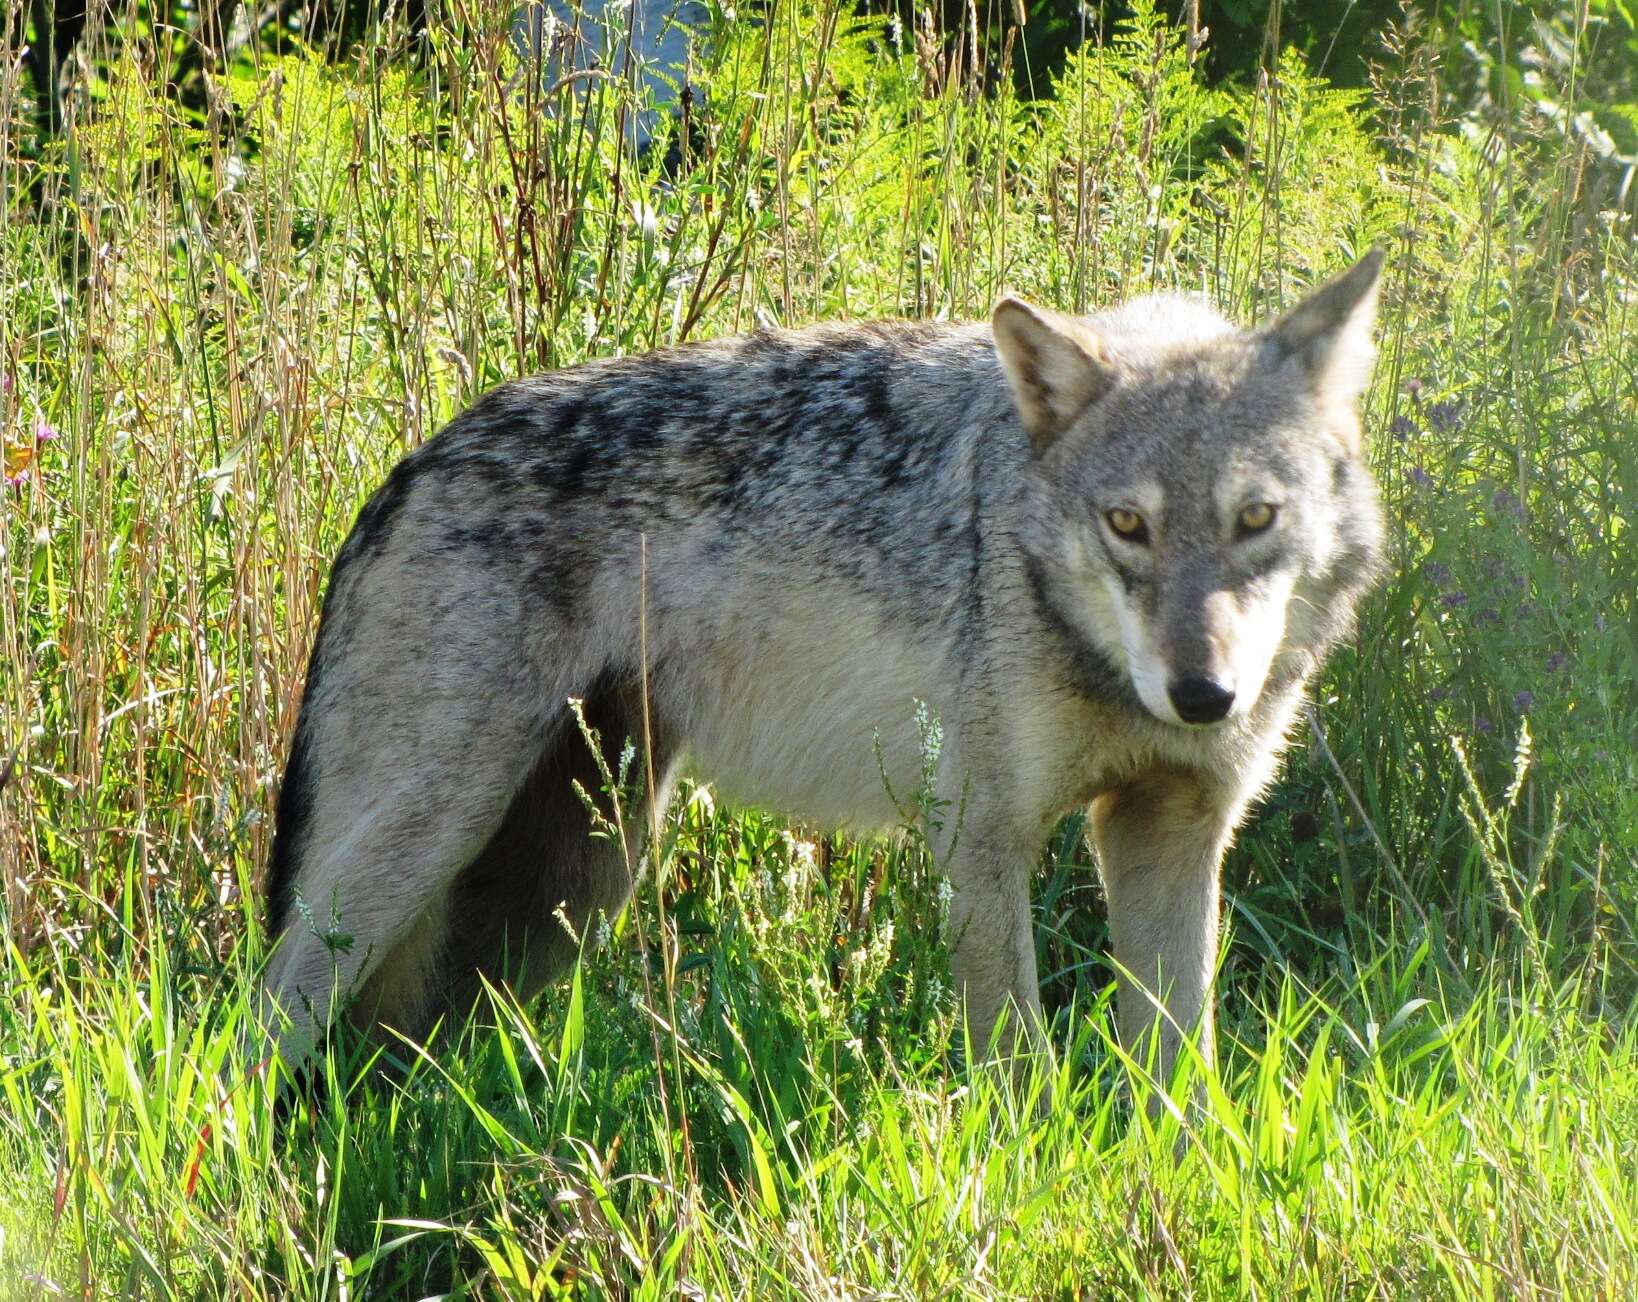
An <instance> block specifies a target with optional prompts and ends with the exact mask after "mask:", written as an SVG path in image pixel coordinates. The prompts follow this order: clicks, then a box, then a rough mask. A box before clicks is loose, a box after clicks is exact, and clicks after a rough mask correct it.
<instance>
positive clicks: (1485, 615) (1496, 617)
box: [1473, 606, 1501, 628]
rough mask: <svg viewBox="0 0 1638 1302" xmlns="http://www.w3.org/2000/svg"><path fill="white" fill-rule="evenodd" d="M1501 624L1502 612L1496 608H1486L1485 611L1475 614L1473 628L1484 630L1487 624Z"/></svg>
mask: <svg viewBox="0 0 1638 1302" xmlns="http://www.w3.org/2000/svg"><path fill="white" fill-rule="evenodd" d="M1499 623H1501V612H1500V611H1498V610H1497V609H1496V608H1495V607H1494V606H1486V607H1485V608H1484V609H1483V610H1479V611H1475V612H1474V613H1473V626H1474V627H1475V628H1483V627H1485V625H1487V624H1499Z"/></svg>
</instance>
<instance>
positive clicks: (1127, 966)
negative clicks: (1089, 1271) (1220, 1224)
mask: <svg viewBox="0 0 1638 1302" xmlns="http://www.w3.org/2000/svg"><path fill="white" fill-rule="evenodd" d="M1381 266H1382V254H1381V252H1380V250H1378V251H1373V252H1372V253H1370V254H1369V255H1368V256H1366V257H1365V258H1364V259H1363V260H1362V261H1360V262H1359V263H1358V264H1357V265H1355V266H1354V267H1352V268H1351V269H1350V270H1348V271H1346V272H1344V273H1343V274H1341V275H1339V276H1338V277H1336V278H1335V279H1333V280H1331V281H1330V282H1328V283H1327V284H1325V285H1324V286H1322V287H1321V288H1320V289H1318V290H1317V291H1316V292H1314V293H1313V294H1312V295H1311V296H1310V297H1308V298H1307V299H1306V300H1304V301H1303V302H1301V303H1300V304H1299V305H1297V306H1296V307H1295V308H1294V309H1292V310H1290V311H1289V312H1287V313H1286V314H1285V315H1283V316H1281V317H1279V318H1278V319H1277V320H1275V321H1273V322H1272V323H1271V324H1268V325H1266V326H1264V327H1262V328H1260V329H1256V330H1250V331H1247V330H1242V329H1238V328H1236V327H1234V326H1232V325H1231V324H1229V323H1228V322H1227V321H1226V320H1224V319H1223V318H1222V317H1221V316H1219V315H1218V314H1217V313H1215V312H1213V311H1212V310H1210V309H1209V308H1207V307H1206V306H1204V305H1203V304H1201V303H1198V302H1195V301H1194V300H1192V299H1188V298H1184V297H1179V296H1176V295H1165V294H1162V295H1156V296H1151V297H1146V298H1140V299H1137V300H1135V301H1132V302H1128V303H1127V304H1125V305H1124V306H1122V307H1120V308H1117V309H1115V310H1113V311H1109V312H1106V313H1102V314H1099V315H1095V316H1088V317H1073V316H1066V315H1061V314H1059V313H1056V312H1051V311H1046V310H1043V309H1041V308H1038V307H1032V306H1030V305H1029V304H1027V303H1024V302H1022V301H1020V300H1018V299H1016V298H1004V299H1002V300H1001V302H1000V303H999V304H997V306H996V308H995V310H994V313H993V314H992V317H991V319H990V321H989V322H987V323H986V322H976V323H970V324H948V323H903V322H898V323H877V324H865V325H822V326H818V327H815V328H812V329H806V330H798V331H790V332H785V331H758V332H756V333H754V334H751V335H748V336H745V337H739V338H729V339H722V340H718V341H715V342H709V343H695V344H688V345H685V346H682V347H676V348H669V349H666V350H663V351H660V352H655V353H651V354H648V355H645V356H640V357H631V358H622V359H618V360H608V361H598V362H591V363H588V364H585V365H582V366H577V367H573V368H571V369H568V370H564V371H558V372H554V373H551V374H547V375H540V376H535V377H533V378H530V379H524V380H519V381H516V382H514V383H510V384H505V385H503V386H501V387H500V388H498V389H496V390H494V391H493V392H491V393H489V394H488V395H487V396H486V397H484V398H482V399H481V400H480V401H479V402H478V403H477V404H476V405H475V406H473V407H472V408H471V409H470V410H468V411H467V412H466V413H465V414H463V415H462V416H460V417H459V418H458V419H456V420H455V421H453V422H452V423H451V424H450V425H449V426H448V427H447V428H446V429H444V430H443V432H442V433H440V434H439V435H438V436H437V437H435V438H433V439H432V440H431V441H429V442H428V443H427V444H426V445H425V446H423V447H421V448H419V449H418V450H416V451H414V452H412V453H411V454H409V455H408V456H406V457H405V458H404V459H403V460H402V461H401V462H400V463H399V464H398V466H397V467H396V468H395V469H394V470H393V472H392V473H391V475H390V476H389V477H388V478H387V480H386V482H385V483H384V484H383V485H382V486H381V488H380V489H379V490H378V491H377V492H376V493H375V495H374V496H373V497H372V498H371V499H370V500H369V502H368V504H367V505H366V506H365V507H364V508H363V510H362V512H361V513H360V514H359V517H358V521H357V523H356V524H355V526H354V527H353V531H352V533H351V535H350V536H349V538H348V539H347V542H346V544H345V545H344V546H343V547H342V549H341V551H340V554H339V555H338V556H337V558H336V562H335V567H334V570H333V572H332V574H331V578H330V584H329V590H328V594H327V596H326V599H325V603H324V611H323V616H322V618H321V620H320V624H319V631H318V637H317V642H316V645H315V646H314V649H313V654H312V661H311V664H310V665H309V667H308V673H307V684H306V693H305V696H304V698H303V701H302V706H301V714H300V718H299V721H298V724H297V728H296V733H295V738H294V742H293V744H292V747H291V750H290V757H289V762H288V766H287V768H286V770H285V774H284V781H283V786H282V789H281V791H280V794H279V801H278V816H277V826H276V830H275V837H274V844H273V853H272V863H271V867H270V870H269V874H268V893H269V919H268V920H269V927H270V930H271V932H272V934H273V935H274V936H275V937H278V938H280V939H279V944H278V947H277V949H276V951H275V953H274V956H273V958H272V961H271V964H270V966H269V969H268V974H267V997H268V1001H269V1004H268V1006H267V1007H266V1009H265V1011H266V1013H267V1014H268V1015H269V1016H270V1017H271V1018H273V1019H274V1020H275V1021H276V1022H277V1023H278V1029H277V1030H276V1032H275V1034H276V1036H277V1037H278V1039H279V1042H280V1047H281V1051H282V1053H283V1055H284V1056H285V1057H286V1059H287V1060H288V1059H290V1058H292V1057H300V1056H301V1055H302V1054H303V1053H305V1052H306V1051H307V1050H308V1049H309V1048H310V1047H311V1046H312V1044H313V1042H314V1039H315V1037H316V1036H318V1035H319V1034H321V1033H322V1031H323V1030H324V1028H325V1026H326V1025H327V1023H328V1020H329V1019H330V1018H331V1017H332V1015H334V1014H335V1012H336V1010H337V1009H338V1008H340V1007H341V1006H343V1004H342V1003H338V999H343V1002H344V1004H345V1006H347V1007H349V1008H350V1009H351V1012H350V1014H349V1015H350V1016H351V1017H352V1018H353V1019H354V1020H355V1021H356V1022H357V1023H359V1024H360V1025H364V1026H371V1025H374V1024H376V1023H384V1024H386V1025H390V1026H393V1027H396V1028H397V1029H399V1030H401V1031H405V1032H408V1033H411V1034H422V1033H424V1032H426V1031H427V1030H428V1029H429V1028H430V1026H431V1024H432V1023H433V1021H434V1020H435V1019H436V1018H437V1017H438V1016H440V1015H443V1014H447V1013H455V1014H460V1013H465V1012H467V1011H468V1010H469V1009H470V1005H471V1001H472V999H473V998H474V997H475V995H476V994H477V992H478V990H479V989H480V988H481V985H480V979H479V978H480V974H481V975H482V976H484V977H488V978H489V979H491V980H494V981H497V982H499V981H505V982H508V983H510V985H511V988H512V989H513V990H514V991H516V992H517V993H518V994H519V996H520V997H526V996H528V995H529V994H530V993H532V992H533V991H535V990H537V989H539V988H540V986H541V984H542V983H543V982H544V981H545V980H546V979H547V978H549V977H550V976H551V975H552V974H553V973H554V972H555V971H556V970H558V969H560V968H561V967H562V966H563V965H564V964H565V962H566V961H568V960H570V959H571V958H572V957H573V955H574V954H575V952H576V950H577V946H576V942H575V940H574V939H573V936H572V935H571V931H570V928H572V929H573V930H574V932H576V933H578V934H581V935H584V934H586V928H587V926H588V923H591V922H593V921H594V920H595V919H596V918H597V916H598V915H599V913H600V912H606V913H608V914H613V913H614V912H615V911H617V910H618V909H619V908H620V907H621V906H622V905H623V904H624V902H625V900H626V898H627V896H628V894H629V892H630V890H631V886H632V883H631V879H630V876H629V872H628V867H627V860H626V857H625V856H624V855H623V854H622V853H621V851H620V850H619V848H618V847H616V846H613V845H611V844H610V843H609V842H608V841H607V840H605V839H597V838H592V837H590V836H588V830H589V821H588V820H589V815H588V812H587V810H586V808H585V806H584V805H583V804H582V803H581V801H580V799H579V797H577V795H576V794H575V792H574V791H573V789H572V785H573V783H574V782H575V781H577V780H578V782H579V783H580V784H581V785H582V786H584V787H585V788H586V789H588V790H595V789H596V788H597V786H598V776H597V774H598V757H597V756H596V755H594V754H593V752H592V748H591V747H590V746H589V745H588V743H587V741H586V740H585V738H584V737H583V735H582V732H581V730H580V728H579V726H578V725H577V723H576V721H575V719H574V717H573V714H572V713H571V707H570V705H569V704H568V702H569V700H570V698H577V699H578V700H579V701H580V702H581V703H582V708H583V711H584V714H585V718H586V720H587V722H588V723H589V724H590V725H591V727H592V728H594V729H595V730H596V733H597V735H598V736H599V737H600V738H601V745H602V747H603V748H604V749H605V751H606V752H607V754H608V756H610V757H612V756H615V755H617V754H618V753H619V751H620V750H621V749H622V748H623V747H624V746H625V744H626V743H627V741H628V739H629V740H632V741H635V742H636V743H638V744H639V745H640V746H642V747H643V748H645V750H646V761H647V764H648V766H649V768H650V770H651V771H652V773H653V774H654V775H655V782H656V785H657V787H658V799H657V800H656V801H655V802H652V803H653V807H654V808H656V809H663V808H664V803H665V797H666V794H667V793H668V792H669V791H670V790H671V789H672V786H673V784H674V782H675V780H676V778H677V776H678V774H679V772H682V771H687V772H690V773H692V774H694V775H697V776H698V777H699V778H701V779H702V780H708V781H710V782H712V783H713V784H714V785H715V787H716V789H717V790H718V792H719V794H720V795H721V796H722V797H724V798H726V799H728V800H730V801H736V802H742V803H747V804H753V805H759V806H763V807H767V808H770V809H773V810H778V811H782V812H785V813H788V814H790V815H792V816H796V817H800V818H801V819H803V820H807V821H809V822H811V823H814V824H820V825H824V826H826V827H831V828H843V827H853V828H871V827H880V826H884V825H889V824H892V823H895V822H897V821H898V818H899V814H898V811H897V810H896V809H895V808H894V806H893V803H892V801H891V799H890V797H889V794H888V793H889V791H890V790H897V791H902V790H905V789H907V788H913V787H914V786H915V785H916V782H917V778H918V776H919V774H920V766H921V762H922V755H921V742H920V734H919V732H918V726H917V710H918V708H924V709H925V710H929V711H931V712H932V713H933V714H935V715H936V716H937V718H938V719H939V720H940V721H941V723H942V725H943V730H944V744H943V746H942V749H941V751H940V753H939V757H938V762H937V772H936V777H935V779H934V785H935V788H936V791H935V795H937V796H941V797H942V798H944V799H948V800H950V801H952V802H955V803H959V805H960V807H961V809H962V815H961V818H960V820H959V830H958V833H956V832H952V834H949V835H947V836H945V837H944V843H943V846H942V849H940V848H939V847H937V846H935V851H936V852H937V853H939V856H940V862H941V865H942V867H943V870H944V871H945V872H946V874H947V875H948V878H949V881H950V883H951V886H952V887H953V897H952V902H951V907H950V929H951V930H950V943H951V964H952V968H953V977H954V979H955V982H956V984H957V986H958V988H959V989H960V991H961V992H962V995H963V998H964V1003H965V1012H966V1018H967V1026H968V1030H969V1033H970V1034H971V1036H972V1038H973V1042H974V1043H975V1044H980V1045H987V1046H988V1047H989V1050H990V1052H992V1053H994V1054H996V1055H998V1056H1007V1055H1010V1054H1011V1053H1012V1052H1014V1051H1015V1050H1018V1049H1026V1048H1029V1047H1030V1046H1031V1045H1033V1044H1034V1043H1035V1042H1036V1040H1037V1038H1038V1036H1039V1034H1040V1031H1041V1027H1040V1003H1039V991H1038V988H1037V977H1036V968H1035V944H1034V939H1033V932H1032V927H1031V921H1030V901H1029V886H1030V878H1031V875H1032V870H1033V869H1034V868H1035V867H1036V865H1037V863H1038V860H1039V857H1040V854H1041V850H1042V846H1043V844H1044V843H1045V841H1046V839H1047V837H1048V835H1049V832H1050V830H1051V828H1052V827H1053V824H1054V823H1055V822H1056V821H1057V820H1058V819H1060V818H1061V817H1062V816H1064V815H1065V814H1066V813H1068V812H1071V811H1074V810H1078V809H1089V811H1090V820H1089V827H1090V832H1091V838H1092V841H1093V843H1094V846H1095V849H1096V852H1097V860H1098V865H1099V870H1100V873H1101V876H1102V879H1103V885H1104V890H1105V892H1106V895H1107V900H1108V908H1109V922H1110V930H1111V933H1112V937H1113V944H1114V951H1115V958H1116V961H1117V965H1118V967H1119V968H1120V970H1121V973H1122V976H1121V983H1122V988H1121V991H1120V997H1119V1014H1118V1020H1119V1024H1120V1033H1121V1035H1122V1037H1123V1038H1124V1039H1126V1040H1128V1041H1129V1042H1135V1041H1137V1040H1138V1039H1139V1038H1140V1037H1142V1036H1143V1035H1145V1034H1146V1033H1148V1032H1149V1031H1151V1030H1153V1031H1154V1032H1155V1033H1156V1034H1157V1036H1158V1052H1159V1055H1160V1058H1159V1061H1160V1063H1161V1066H1162V1068H1164V1067H1165V1066H1166V1065H1167V1064H1169V1063H1170V1062H1171V1060H1172V1059H1173V1058H1174V1057H1175V1055H1176V1053H1177V1051H1178V1048H1179V1044H1180V1041H1181V1039H1182V1037H1184V1036H1189V1035H1195V1036H1198V1038H1199V1042H1200V1044H1201V1047H1202V1052H1204V1053H1206V1054H1207V1055H1209V1054H1210V1047H1211V1012H1210V1004H1209V995H1210V982H1211V978H1212V975H1213V969H1214V965H1215V960H1216V949H1217V929H1218V922H1217V915H1218V870H1219V863H1220V861H1221V859H1222V856H1223V852H1224V849H1225V847H1226V846H1227V845H1228V844H1229V842H1230V840H1231V838H1232V836H1233V833H1234V829H1235V826H1236V824H1237V823H1238V822H1239V820H1240V818H1241V816H1242V815H1243V813H1244V812H1245V809H1246V807H1247V804H1248V802H1250V801H1251V800H1253V799H1254V798H1255V797H1256V796H1257V794H1258V793H1259V792H1260V791H1261V790H1262V789H1263V788H1264V787H1265V786H1266V784H1267V783H1268V782H1269V780H1270V778H1271V777H1272V775H1273V773H1274V772H1275V768H1276V766H1277V763H1278V760H1279V756H1280V753H1281V751H1282V749H1283V748H1284V746H1285V744H1286V741H1287V738H1288V735H1289V734H1290V732H1291V730H1292V725H1293V721H1294V720H1295V718H1296V715H1297V711H1298V706H1299V701H1300V697H1301V694H1302V691H1303V685H1304V683H1305V681H1306V680H1307V679H1308V678H1309V677H1310V675H1311V674H1312V673H1313V671H1314V669H1315V667H1316V665H1317V664H1318V662H1319V660H1320V657H1321V656H1322V655H1323V654H1324V653H1325V651H1326V650H1327V649H1328V648H1329V647H1331V646H1332V645H1333V644H1335V643H1336V642H1337V641H1338V640H1339V639H1340V638H1342V637H1344V636H1345V635H1346V634H1347V633H1348V631H1349V629H1350V626H1351V621H1352V618H1353V613H1354V610H1355V607H1356V605H1357V603H1358V601H1359V598H1360V597H1361V595H1362V594H1363V593H1364V591H1365V590H1366V589H1367V587H1368V586H1369V585H1370V583H1371V581H1372V579H1373V577H1374V575H1375V574H1376V572H1377V570H1378V568H1379V564H1380V554H1381V548H1382V524H1381V518H1380V510H1379V507H1378V504H1377V498H1376V492H1375V488H1374V486H1373V484H1372V482H1371V479H1370V476H1369V473H1368V471H1367V469H1366V465H1365V461H1364V457H1363V455H1362V450H1361V435H1360V425H1359V420H1358V416H1357V414H1356V408H1357V405H1358V401H1359V398H1360V395H1361V392H1362V390H1363V389H1364V387H1365V384H1366V382H1367V380H1368V378H1369V375H1370V370H1371V363H1372V356H1373V349H1372V340H1371V336H1372V328H1373V317H1374V314H1375V300H1376V294H1377V285H1378V280H1379V276H1380V271H1381ZM918 703H920V705H919V706H918ZM923 717H925V716H923ZM950 821H951V822H952V823H954V821H955V820H950ZM565 922H566V923H567V924H568V925H565ZM1003 1014H1005V1016H1003ZM998 1027H999V1031H998V1033H996V1034H994V1035H993V1037H992V1032H997V1028H998Z"/></svg>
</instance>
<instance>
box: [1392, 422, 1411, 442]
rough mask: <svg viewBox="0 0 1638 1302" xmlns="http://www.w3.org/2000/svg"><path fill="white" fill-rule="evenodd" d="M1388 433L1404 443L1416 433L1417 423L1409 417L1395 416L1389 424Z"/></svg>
mask: <svg viewBox="0 0 1638 1302" xmlns="http://www.w3.org/2000/svg"><path fill="white" fill-rule="evenodd" d="M1388 432H1389V433H1390V434H1392V435H1393V436H1394V437H1395V438H1396V439H1398V440H1399V441H1400V442H1401V443H1403V442H1404V441H1405V440H1406V439H1408V438H1409V437H1410V436H1411V435H1412V434H1414V433H1416V422H1415V421H1413V420H1412V419H1411V418H1410V417H1409V416H1395V417H1394V418H1393V419H1392V420H1391V421H1389V422H1388Z"/></svg>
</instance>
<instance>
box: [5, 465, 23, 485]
mask: <svg viewBox="0 0 1638 1302" xmlns="http://www.w3.org/2000/svg"><path fill="white" fill-rule="evenodd" d="M26 483H28V471H27V469H23V470H19V471H18V472H17V473H16V474H15V475H7V476H6V487H7V488H21V487H22V486H23V485H24V484H26Z"/></svg>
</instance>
